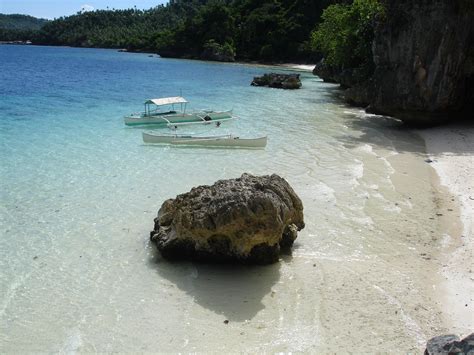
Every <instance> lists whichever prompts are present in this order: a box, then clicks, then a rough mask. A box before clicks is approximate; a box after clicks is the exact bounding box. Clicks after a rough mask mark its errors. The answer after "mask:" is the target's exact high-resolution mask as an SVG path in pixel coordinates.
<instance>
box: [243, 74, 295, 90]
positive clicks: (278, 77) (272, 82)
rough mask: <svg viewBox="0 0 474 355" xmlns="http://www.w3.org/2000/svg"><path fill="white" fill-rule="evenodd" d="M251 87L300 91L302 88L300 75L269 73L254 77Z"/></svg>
mask: <svg viewBox="0 0 474 355" xmlns="http://www.w3.org/2000/svg"><path fill="white" fill-rule="evenodd" d="M250 85H252V86H268V87H271V88H280V89H299V88H300V87H301V80H300V75H299V74H277V73H269V74H263V76H256V77H254V78H253V80H252V83H251V84H250Z"/></svg>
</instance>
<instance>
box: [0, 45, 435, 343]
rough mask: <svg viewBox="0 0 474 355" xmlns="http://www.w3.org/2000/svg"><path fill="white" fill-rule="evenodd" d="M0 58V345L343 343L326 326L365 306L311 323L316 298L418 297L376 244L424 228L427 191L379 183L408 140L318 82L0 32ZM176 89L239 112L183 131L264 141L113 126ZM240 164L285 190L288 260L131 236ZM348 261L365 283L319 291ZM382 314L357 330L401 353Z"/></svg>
mask: <svg viewBox="0 0 474 355" xmlns="http://www.w3.org/2000/svg"><path fill="white" fill-rule="evenodd" d="M0 63H1V65H0V94H1V101H0V148H1V150H0V154H1V170H0V174H1V175H0V179H1V216H0V218H1V219H0V223H1V224H0V227H1V240H0V281H1V285H2V287H1V289H0V350H2V349H3V350H4V351H7V352H11V351H14V350H20V351H54V352H56V351H66V352H67V351H120V350H123V351H132V350H140V351H159V350H161V351H170V350H174V351H177V350H178V351H179V350H181V351H186V352H188V351H199V350H203V351H211V350H213V351H219V350H222V351H230V350H234V351H262V350H268V351H271V352H274V351H311V350H313V351H315V350H316V351H318V350H319V351H329V350H336V349H338V346H340V347H341V348H342V349H344V346H343V343H341V342H339V343H337V342H336V343H333V342H332V341H333V340H331V339H333V338H334V334H333V332H334V333H341V334H346V333H347V332H349V333H350V331H348V330H347V329H346V327H345V321H344V319H347V317H349V318H351V317H352V316H354V319H352V321H353V323H352V324H354V325H353V326H351V327H356V328H357V327H359V328H360V327H362V328H363V327H364V324H366V323H364V322H366V320H367V319H366V318H364V317H360V316H357V315H352V316H351V315H347V314H342V313H341V314H337V315H335V316H334V317H335V318H334V319H335V320H333V322H334V324H333V325H334V326H333V327H332V328H331V327H329V328H328V327H327V326H325V324H327V322H330V321H329V320H325V318H324V314H325V313H327V312H328V311H331V312H333V311H335V310H337V309H338V307H339V306H340V305H342V304H345V306H344V307H346V308H344V309H350V308H351V307H353V308H354V309H355V308H357V309H361V308H364V307H366V308H370V307H372V306H373V305H374V304H380V307H381V309H382V308H383V309H384V310H387V309H390V312H391V311H392V309H391V308H390V307H392V308H393V307H395V308H397V307H398V306H397V303H394V302H392V301H390V300H393V299H394V298H395V299H397V300H398V301H397V302H399V304H401V305H402V306H400V307H402V308H403V307H404V302H409V301H408V300H406V301H405V298H404V297H408V295H407V291H406V285H407V284H409V285H411V287H412V289H413V291H410V292H411V293H410V295H409V296H410V299H413V300H414V302H417V301H419V302H425V301H426V299H427V298H428V297H429V294H428V291H427V289H428V288H429V287H425V284H424V282H425V280H424V279H426V275H425V274H424V273H423V271H420V265H419V264H418V262H413V263H411V264H409V265H408V266H407V265H406V263H404V262H403V261H397V260H398V259H397V260H395V261H394V260H393V255H392V254H393V250H395V255H396V256H397V257H399V258H402V257H411V256H413V255H418V252H419V250H418V248H419V243H418V242H419V240H423V239H424V238H427V239H429V238H431V236H430V231H429V229H430V228H429V227H425V226H424V225H422V224H420V223H418V220H419V219H420V214H424V213H426V214H428V213H430V211H431V209H432V208H434V207H433V203H432V201H431V200H429V199H426V198H424V197H422V196H421V195H416V194H415V195H413V196H408V195H407V192H406V191H401V190H399V189H397V188H396V187H395V186H394V184H393V182H392V180H391V177H393V175H394V174H396V172H397V167H394V166H393V162H391V159H392V158H393V157H394V156H399V155H406V156H408V157H409V158H410V159H415V160H417V157H418V156H420V155H421V154H422V151H423V143H422V142H421V141H420V140H419V139H418V138H417V137H416V136H415V135H413V134H410V133H407V132H400V129H399V126H398V124H397V123H394V122H392V121H388V120H386V119H384V118H380V117H378V118H377V117H372V118H370V117H368V116H367V115H365V114H363V112H362V111H360V110H358V109H353V108H348V107H345V106H344V105H342V104H341V103H340V101H339V99H338V98H337V89H336V87H335V86H334V85H331V84H325V83H323V82H322V81H321V80H319V79H318V78H317V77H314V76H312V75H311V74H309V73H302V80H303V89H301V90H297V91H283V90H278V89H267V88H257V87H251V86H250V85H249V83H250V82H251V80H252V77H253V76H255V75H260V74H262V73H264V72H266V71H268V70H269V69H268V68H264V67H256V66H247V65H240V64H221V63H207V62H199V61H186V60H173V59H161V58H157V57H156V56H155V57H149V56H148V55H146V54H131V53H117V52H116V51H113V50H100V49H76V48H53V47H34V46H24V47H22V46H0ZM272 70H282V69H275V68H273V69H272ZM180 93H182V95H183V96H185V97H186V98H187V99H188V100H189V101H190V102H191V104H192V106H193V107H195V108H203V107H211V108H214V109H228V108H233V109H234V112H235V113H236V114H237V115H238V116H239V119H238V120H236V121H235V122H232V123H229V124H225V125H223V126H222V127H221V128H219V129H215V128H209V127H204V128H193V130H194V131H199V132H209V133H223V132H232V133H234V134H238V135H240V136H256V135H260V134H266V135H268V137H269V142H268V146H267V148H266V149H265V150H257V151H249V150H220V149H192V148H191V149H190V148H186V149H183V148H173V147H172V148H170V147H156V146H146V145H144V144H142V141H141V129H137V128H126V127H125V126H124V125H123V121H122V117H123V115H125V114H128V113H131V112H135V111H138V110H141V109H142V102H143V101H144V99H147V98H153V97H160V96H175V95H179V94H180ZM165 131H166V130H165ZM420 159H421V158H420ZM401 165H402V166H403V164H401ZM420 166H421V165H420ZM420 171H421V172H417V173H416V174H415V173H413V174H415V176H414V179H415V180H414V181H415V182H414V183H413V184H414V186H417V184H418V183H419V182H417V181H422V180H423V179H425V178H426V176H427V172H426V171H424V170H423V169H420ZM244 172H248V173H252V174H271V173H278V174H280V175H282V176H283V177H285V178H286V179H287V180H288V181H289V182H290V184H291V185H292V186H293V187H294V188H295V190H296V191H297V193H298V194H299V195H300V196H301V198H302V200H303V203H304V206H305V219H306V223H307V227H306V228H305V230H304V231H303V232H302V233H301V234H300V237H299V239H298V241H297V244H296V245H295V251H294V253H293V256H292V257H291V258H286V259H284V260H283V261H282V262H281V263H279V264H277V265H273V266H269V267H265V268H227V267H224V268H222V267H219V268H213V267H212V266H205V265H194V264H191V263H183V264H169V263H166V262H164V261H162V260H161V258H160V257H159V256H158V255H156V252H155V251H154V249H153V248H152V246H151V245H150V244H149V242H148V232H149V230H150V229H151V228H152V225H153V218H154V216H155V215H156V212H157V210H158V209H159V207H160V205H161V203H162V202H163V201H164V200H165V199H167V198H170V197H173V196H175V195H176V194H178V193H182V192H185V191H187V190H189V189H190V188H191V187H192V186H196V185H199V184H211V183H213V182H214V181H216V180H217V179H221V178H231V177H237V176H240V175H241V174H242V173H244ZM417 179H418V180H417ZM410 181H411V180H410ZM420 189H421V190H423V189H426V190H429V189H430V186H429V185H428V186H425V187H420ZM422 192H424V191H420V194H421V193H422ZM406 230H409V231H411V232H414V234H416V235H417V238H418V239H417V241H413V240H410V239H407V238H406V237H405V236H404V235H405V234H406V233H405V231H406ZM402 231H403V232H402ZM402 235H403V236H402ZM387 250H390V251H391V252H387ZM395 259H396V258H395ZM400 260H401V259H400ZM313 265H317V266H318V267H317V268H314V266H313ZM424 265H425V264H424ZM424 267H426V266H424ZM315 270H318V271H315ZM341 270H344V271H343V272H342V273H341V272H340V271H341ZM423 270H424V269H423ZM426 272H427V273H428V274H429V271H428V270H427V271H426ZM352 274H354V275H355V276H353V277H352V276H349V275H352ZM361 275H363V277H364V280H365V281H364V282H368V284H370V285H372V284H374V285H377V287H378V289H376V291H374V290H372V291H371V292H374V293H375V294H373V295H371V296H367V295H365V294H364V295H362V294H359V293H358V292H355V291H354V289H355V287H354V288H351V290H352V291H350V290H346V291H344V292H346V293H347V292H348V294H344V292H342V291H341V292H337V293H330V294H328V293H327V292H329V291H327V287H328V286H331V285H332V286H335V285H344V284H348V283H349V284H350V283H351V282H356V281H354V280H358V278H359V277H361ZM346 277H348V278H349V279H350V280H346V279H345V278H346ZM360 279H361V280H362V278H360ZM386 279H387V280H388V279H389V280H390V281H387V280H386ZM328 280H329V281H328ZM351 280H352V281H351ZM366 286H367V285H366ZM359 287H360V285H359ZM369 288H370V287H369ZM371 289H372V288H371ZM379 289H382V290H383V291H384V292H379ZM275 293H276V294H278V295H280V297H274V294H275ZM347 295H351V296H350V297H346V296H347ZM387 295H388V296H387ZM374 300H376V301H374ZM410 302H411V301H410ZM426 302H427V301H426ZM338 305H339V306H338ZM369 306H370V307H369ZM384 307H385V308H384ZM287 308H288V309H291V310H292V312H291V313H286V312H287ZM373 312H374V313H380V309H374V310H373ZM387 312H388V311H387ZM387 314H388V313H387ZM394 314H395V313H394V312H392V313H390V315H391V316H392V317H394V319H393V320H392V321H391V322H385V321H384V322H382V321H381V322H380V324H379V323H378V322H376V321H374V322H375V323H374V324H372V325H371V326H375V327H378V328H379V329H380V334H381V335H380V337H382V338H383V334H386V333H390V332H399V334H400V335H399V337H398V338H396V339H395V340H393V341H392V343H390V342H389V344H388V345H390V344H392V345H393V344H395V345H400V346H402V347H403V348H404V349H408V350H409V349H417V347H418V346H420V337H421V335H422V334H423V329H422V328H423V325H418V318H416V317H415V318H414V319H412V318H411V317H408V321H407V318H406V317H405V318H403V317H400V316H394ZM387 317H389V316H388V315H387ZM224 319H229V320H230V323H229V326H228V327H227V328H225V329H222V327H223V325H222V324H223V320H224ZM368 319H370V317H368ZM411 321H412V323H414V324H415V325H416V326H413V324H412V323H410V322H411ZM361 322H362V323H361ZM407 324H409V325H410V326H407ZM400 329H402V330H400ZM349 333H347V334H346V335H347V336H348V337H350V335H349ZM25 334H28V335H29V336H28V337H25ZM290 338H291V341H290V340H289V339H290ZM262 339H264V340H262ZM341 344H342V345H341ZM377 344H378V343H377V342H376V340H374V343H373V344H372V343H369V344H367V343H360V344H359V346H360V349H365V351H370V349H371V347H370V346H373V348H372V349H377V350H382V351H383V349H381V348H380V347H377V346H376V345H377ZM336 345H337V346H336ZM355 349H357V346H355ZM353 350H354V348H353Z"/></svg>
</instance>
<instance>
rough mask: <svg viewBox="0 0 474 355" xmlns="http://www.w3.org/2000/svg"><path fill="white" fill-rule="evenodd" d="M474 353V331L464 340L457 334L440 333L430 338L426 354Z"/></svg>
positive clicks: (470, 354)
mask: <svg viewBox="0 0 474 355" xmlns="http://www.w3.org/2000/svg"><path fill="white" fill-rule="evenodd" d="M448 354H469V355H472V354H474V333H471V334H470V335H468V336H467V337H465V338H464V339H463V340H460V339H459V337H458V336H457V335H453V334H449V335H440V336H437V337H434V338H431V339H430V340H428V343H427V344H426V350H425V355H448Z"/></svg>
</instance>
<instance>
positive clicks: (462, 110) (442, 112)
mask: <svg viewBox="0 0 474 355" xmlns="http://www.w3.org/2000/svg"><path fill="white" fill-rule="evenodd" d="M385 8H386V13H387V17H386V20H385V21H384V22H383V23H381V24H380V26H378V28H377V29H376V32H375V40H374V43H373V54H374V57H373V59H374V63H375V73H374V75H373V98H372V100H371V109H370V110H371V112H379V113H384V114H388V115H392V116H395V117H399V118H400V119H402V120H404V121H405V122H407V123H414V124H429V123H431V122H434V123H435V122H437V121H448V120H449V121H452V120H455V119H456V118H458V117H460V116H467V115H468V114H469V113H470V112H471V113H472V112H473V103H474V95H473V90H474V48H473V47H474V21H473V20H474V17H473V15H474V4H473V3H472V1H469V0H454V1H446V0H423V1H411V0H402V1H400V0H386V1H385Z"/></svg>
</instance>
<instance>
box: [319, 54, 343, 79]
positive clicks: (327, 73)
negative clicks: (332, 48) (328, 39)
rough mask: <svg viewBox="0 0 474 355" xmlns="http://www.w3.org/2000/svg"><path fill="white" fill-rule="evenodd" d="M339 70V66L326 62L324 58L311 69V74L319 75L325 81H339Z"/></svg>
mask: <svg viewBox="0 0 474 355" xmlns="http://www.w3.org/2000/svg"><path fill="white" fill-rule="evenodd" d="M340 72H341V69H340V68H338V67H333V66H331V65H328V64H326V63H325V61H324V58H323V59H321V60H320V61H319V62H318V63H317V64H316V66H315V67H314V69H313V75H317V76H319V77H320V78H321V79H323V81H324V82H326V83H339V73H340Z"/></svg>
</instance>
